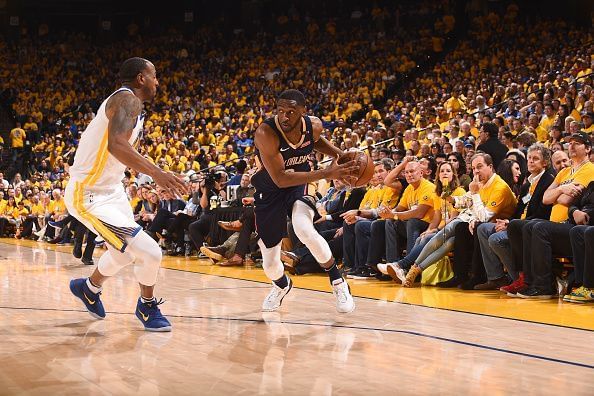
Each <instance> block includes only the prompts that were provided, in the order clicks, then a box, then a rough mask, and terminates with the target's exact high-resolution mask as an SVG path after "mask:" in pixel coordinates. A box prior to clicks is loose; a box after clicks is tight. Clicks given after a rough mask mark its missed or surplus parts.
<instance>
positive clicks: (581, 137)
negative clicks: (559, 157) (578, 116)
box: [568, 132, 592, 146]
mask: <svg viewBox="0 0 594 396" xmlns="http://www.w3.org/2000/svg"><path fill="white" fill-rule="evenodd" d="M568 140H569V141H571V140H577V141H579V142H581V143H584V144H585V145H586V146H591V145H592V141H591V140H590V135H588V134H587V133H586V132H576V133H574V134H573V135H571V136H569V139H568Z"/></svg>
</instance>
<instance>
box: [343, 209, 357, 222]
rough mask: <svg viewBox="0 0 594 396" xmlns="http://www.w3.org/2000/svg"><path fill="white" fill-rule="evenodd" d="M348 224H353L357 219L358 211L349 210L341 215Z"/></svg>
mask: <svg viewBox="0 0 594 396" xmlns="http://www.w3.org/2000/svg"><path fill="white" fill-rule="evenodd" d="M340 217H342V218H343V219H344V221H346V222H347V224H353V223H354V222H355V221H356V218H357V211H356V210H349V211H348V212H344V213H343V214H341V215H340Z"/></svg>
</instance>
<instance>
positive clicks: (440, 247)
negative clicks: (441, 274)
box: [415, 219, 462, 270]
mask: <svg viewBox="0 0 594 396" xmlns="http://www.w3.org/2000/svg"><path fill="white" fill-rule="evenodd" d="M461 222H462V221H461V220H458V219H454V220H452V221H451V222H449V223H448V224H447V225H446V226H445V227H444V228H443V229H441V230H440V231H439V232H438V233H437V234H435V235H434V236H433V237H432V238H431V239H430V240H429V242H427V244H426V245H425V247H423V250H422V251H421V253H420V254H419V256H418V257H417V259H416V260H415V262H416V263H417V266H418V267H420V268H421V269H423V270H424V269H426V268H428V267H429V266H431V265H432V264H435V263H436V262H438V261H439V260H440V259H442V258H443V257H445V256H446V254H448V253H449V252H451V251H452V250H453V249H454V235H455V233H456V225H458V224H459V223H461Z"/></svg>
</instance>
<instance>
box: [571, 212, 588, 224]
mask: <svg viewBox="0 0 594 396" xmlns="http://www.w3.org/2000/svg"><path fill="white" fill-rule="evenodd" d="M573 220H574V221H575V224H577V225H588V224H589V223H590V215H588V213H586V212H583V211H581V210H576V211H574V212H573Z"/></svg>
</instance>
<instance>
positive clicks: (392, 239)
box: [385, 219, 429, 263]
mask: <svg viewBox="0 0 594 396" xmlns="http://www.w3.org/2000/svg"><path fill="white" fill-rule="evenodd" d="M428 226H429V224H428V223H427V222H426V221H423V220H421V219H408V220H396V221H394V220H392V219H390V220H386V224H385V227H386V261H387V262H388V263H394V262H396V261H398V260H399V259H400V250H401V247H400V246H398V245H399V244H398V236H401V237H405V238H406V252H407V254H408V252H410V251H412V249H413V246H414V245H415V242H416V240H417V238H418V237H419V235H421V233H422V232H423V231H425V230H426V229H427V227H428Z"/></svg>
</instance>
